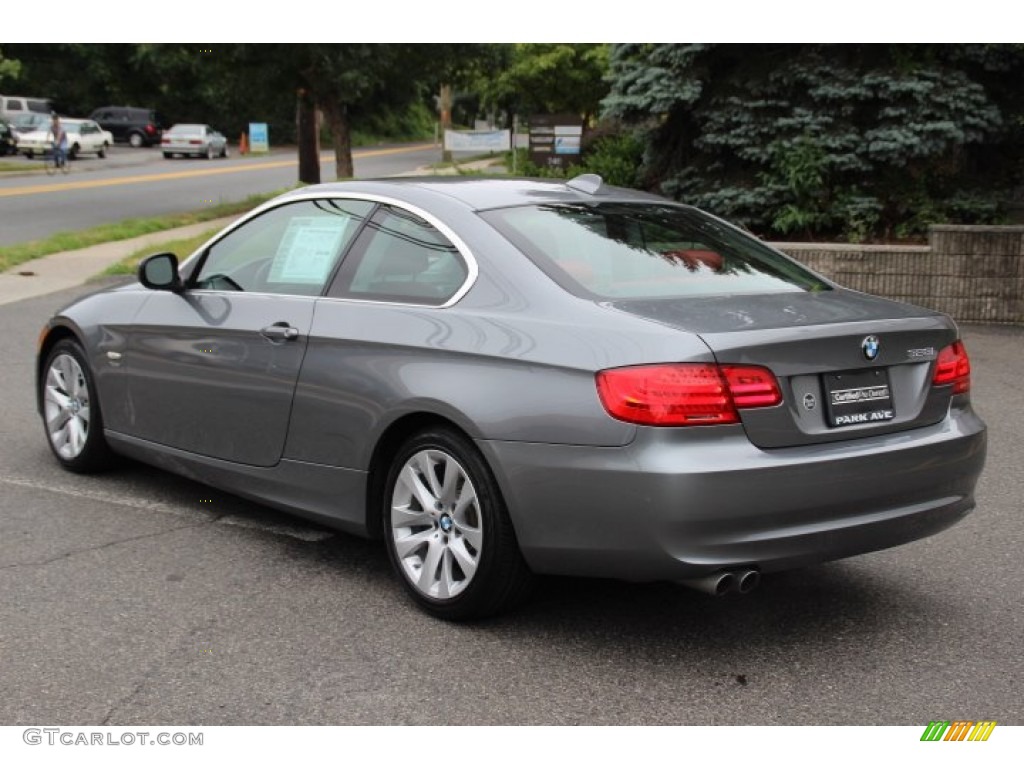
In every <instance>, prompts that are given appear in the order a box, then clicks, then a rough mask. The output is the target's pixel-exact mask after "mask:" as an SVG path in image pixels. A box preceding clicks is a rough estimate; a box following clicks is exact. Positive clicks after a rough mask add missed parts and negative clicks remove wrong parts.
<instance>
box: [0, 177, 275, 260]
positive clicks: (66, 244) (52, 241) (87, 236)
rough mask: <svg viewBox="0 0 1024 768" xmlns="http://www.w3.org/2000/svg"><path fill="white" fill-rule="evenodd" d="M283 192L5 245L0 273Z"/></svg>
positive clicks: (226, 212) (239, 209) (242, 207)
mask: <svg viewBox="0 0 1024 768" xmlns="http://www.w3.org/2000/svg"><path fill="white" fill-rule="evenodd" d="M285 191H287V190H278V191H276V192H266V193H263V194H259V195H250V196H249V197H247V198H245V200H240V201H238V202H234V203H220V204H219V205H211V206H210V207H208V208H201V209H199V210H197V211H192V212H191V213H177V214H170V215H167V216H157V217H154V218H149V219H128V220H126V221H120V222H117V223H115V224H103V225H100V226H98V227H93V228H91V229H85V230H81V231H78V232H58V233H57V234H55V235H51V236H50V237H47V238H44V239H42V240H32V241H31V242H28V243H20V244H18V245H11V246H7V247H4V248H0V272H2V271H4V270H6V269H10V268H11V267H15V266H17V265H18V264H23V263H24V262H26V261H31V260H32V259H37V258H39V257H40V256H46V255H48V254H51V253H60V252H62V251H75V250H78V249H79V248H88V247H89V246H90V245H97V244H99V243H108V242H111V241H113V240H128V239H130V238H133V237H138V236H139V235H148V234H149V233H151V232H163V231H164V230H168V229H174V228H175V227H184V226H187V225H189V224H196V223H199V222H203V221H211V220H212V219H219V218H221V217H222V216H233V215H236V214H240V213H247V212H248V211H250V210H252V209H253V208H255V207H256V206H257V205H259V204H260V203H263V202H266V201H267V200H269V199H271V198H272V197H276V196H277V195H279V194H281V193H282V192H285Z"/></svg>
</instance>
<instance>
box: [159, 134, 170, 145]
mask: <svg viewBox="0 0 1024 768" xmlns="http://www.w3.org/2000/svg"><path fill="white" fill-rule="evenodd" d="M160 143H161V144H170V143H171V140H170V139H169V138H167V137H166V136H164V137H163V138H162V139H160Z"/></svg>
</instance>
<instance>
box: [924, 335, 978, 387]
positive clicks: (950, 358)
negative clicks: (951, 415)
mask: <svg viewBox="0 0 1024 768" xmlns="http://www.w3.org/2000/svg"><path fill="white" fill-rule="evenodd" d="M948 385H952V387H953V394H954V395H962V394H964V393H966V392H970V391H971V360H970V358H969V357H968V356H967V348H966V347H964V343H963V342H962V341H954V342H953V343H952V344H950V345H949V346H948V347H944V348H943V349H942V350H941V351H940V352H939V356H938V358H937V359H936V361H935V375H934V376H932V386H935V387H944V386H948Z"/></svg>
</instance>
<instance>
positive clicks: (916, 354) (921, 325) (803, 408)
mask: <svg viewBox="0 0 1024 768" xmlns="http://www.w3.org/2000/svg"><path fill="white" fill-rule="evenodd" d="M609 306H610V307H612V308H614V309H617V310H619V311H621V312H627V313H629V314H632V315H636V316H639V317H643V318H645V319H648V320H653V321H655V322H658V323H661V324H663V325H667V326H669V327H672V328H677V329H679V330H681V331H686V332H689V333H693V334H696V335H698V336H699V337H700V338H701V339H702V340H703V341H704V342H705V343H706V344H707V345H708V347H710V349H711V351H712V352H713V353H714V355H715V358H716V360H717V361H718V363H720V364H730V363H732V364H738V365H760V366H764V367H766V368H768V369H770V370H771V371H772V372H773V373H774V374H775V376H776V377H777V378H778V380H779V385H780V387H781V388H782V394H783V403H782V404H781V405H779V406H775V407H771V408H749V409H741V410H740V416H741V418H742V421H743V426H744V428H745V430H746V432H747V436H748V437H749V438H750V441H751V442H752V443H754V445H757V446H758V447H760V448H783V447H787V446H796V445H809V444H813V443H825V442H834V441H838V440H849V439H855V438H858V437H864V436H867V435H875V434H882V433H886V432H898V431H902V430H907V429H912V428H915V427H920V426H925V425H927V424H934V423H937V422H939V421H941V420H942V418H943V417H944V416H945V414H946V412H947V410H948V408H949V400H950V388H948V387H946V388H942V387H933V386H932V385H931V380H932V375H933V371H934V366H935V359H936V358H937V357H938V353H939V351H940V350H941V349H942V348H943V347H945V346H947V345H949V344H951V343H953V342H954V341H955V340H956V338H957V331H956V327H955V325H954V324H953V322H952V321H951V320H950V319H949V318H948V317H946V316H945V315H942V314H940V313H937V312H934V311H931V310H927V309H923V308H920V307H914V306H911V305H908V304H901V303H898V302H893V301H889V300H887V299H882V298H878V297H875V296H868V295H866V294H861V293H856V292H854V291H848V290H845V289H841V288H836V289H833V290H829V291H822V292H817V293H807V292H792V293H778V294H760V295H742V296H741V295H737V296H707V297H694V298H686V299H631V300H625V301H614V302H610V304H609Z"/></svg>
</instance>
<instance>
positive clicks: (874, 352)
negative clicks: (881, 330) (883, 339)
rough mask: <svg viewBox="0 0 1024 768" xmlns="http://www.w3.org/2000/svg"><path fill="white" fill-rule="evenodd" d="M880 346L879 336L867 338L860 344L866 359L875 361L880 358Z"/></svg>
mask: <svg viewBox="0 0 1024 768" xmlns="http://www.w3.org/2000/svg"><path fill="white" fill-rule="evenodd" d="M880 346H881V345H880V344H879V343H878V337H877V336H865V337H864V341H862V342H861V343H860V349H861V352H863V353H864V357H865V358H867V359H868V360H874V359H875V358H876V357H878V350H879V347H880Z"/></svg>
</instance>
